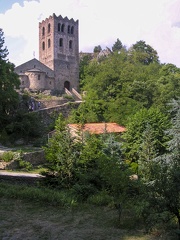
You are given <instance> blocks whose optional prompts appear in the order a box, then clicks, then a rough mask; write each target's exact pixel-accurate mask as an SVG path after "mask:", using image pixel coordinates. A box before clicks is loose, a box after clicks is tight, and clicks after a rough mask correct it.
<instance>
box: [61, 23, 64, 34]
mask: <svg viewBox="0 0 180 240" xmlns="http://www.w3.org/2000/svg"><path fill="white" fill-rule="evenodd" d="M64 27H65V25H64V23H63V24H62V26H61V32H64Z"/></svg>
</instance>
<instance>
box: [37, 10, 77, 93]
mask: <svg viewBox="0 0 180 240" xmlns="http://www.w3.org/2000/svg"><path fill="white" fill-rule="evenodd" d="M39 61H40V62H42V63H43V64H45V65H46V66H48V67H49V68H51V69H52V70H53V71H54V76H55V90H58V91H60V92H64V89H65V88H67V89H68V90H69V91H71V90H72V88H74V89H75V90H78V87H79V22H78V20H77V21H74V20H73V19H70V20H69V19H68V18H67V17H65V18H63V17H62V16H61V15H60V16H58V17H57V16H56V15H55V14H53V15H52V16H50V17H49V18H46V19H45V20H43V21H42V22H41V23H39Z"/></svg>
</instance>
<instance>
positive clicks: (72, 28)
mask: <svg viewBox="0 0 180 240" xmlns="http://www.w3.org/2000/svg"><path fill="white" fill-rule="evenodd" d="M71 34H74V27H73V26H72V27H71Z"/></svg>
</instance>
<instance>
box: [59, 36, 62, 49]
mask: <svg viewBox="0 0 180 240" xmlns="http://www.w3.org/2000/svg"><path fill="white" fill-rule="evenodd" d="M59 46H60V47H63V38H60V39H59Z"/></svg>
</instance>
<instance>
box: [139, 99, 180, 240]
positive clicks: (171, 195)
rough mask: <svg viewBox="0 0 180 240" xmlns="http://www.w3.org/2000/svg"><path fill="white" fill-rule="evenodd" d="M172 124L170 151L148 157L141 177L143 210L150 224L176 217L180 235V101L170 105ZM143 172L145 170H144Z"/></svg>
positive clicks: (169, 131)
mask: <svg viewBox="0 0 180 240" xmlns="http://www.w3.org/2000/svg"><path fill="white" fill-rule="evenodd" d="M171 107H172V108H171V113H172V127H171V128H170V129H168V131H167V132H166V134H167V135H168V136H169V137H170V138H171V139H170V141H169V142H168V152H167V153H165V154H162V155H161V156H158V157H156V158H153V155H152V154H151V155H150V156H151V161H148V163H147V164H146V168H148V177H147V175H146V176H145V177H143V178H142V182H143V185H144V187H142V188H143V191H142V192H141V194H142V196H141V197H142V199H145V201H146V205H145V207H144V208H143V214H144V216H145V218H146V221H147V222H148V223H149V224H150V225H155V224H156V223H157V222H163V223H166V222H168V221H171V220H172V217H176V219H177V223H178V228H179V231H178V233H179V238H180V185H179V182H180V130H179V129H180V101H179V100H177V101H175V100H174V101H173V102H172V105H171ZM142 176H143V172H142Z"/></svg>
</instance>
